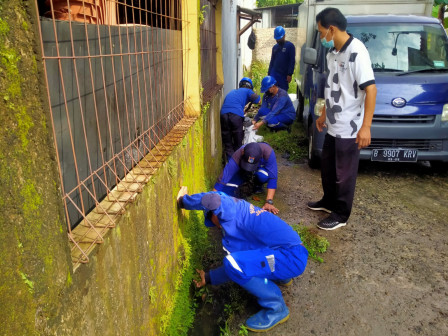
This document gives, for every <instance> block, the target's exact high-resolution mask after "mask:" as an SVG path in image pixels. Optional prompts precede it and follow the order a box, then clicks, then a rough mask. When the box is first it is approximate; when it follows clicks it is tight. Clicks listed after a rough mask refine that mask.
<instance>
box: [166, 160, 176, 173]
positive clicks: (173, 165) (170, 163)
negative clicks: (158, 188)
mask: <svg viewBox="0 0 448 336" xmlns="http://www.w3.org/2000/svg"><path fill="white" fill-rule="evenodd" d="M167 163H168V174H169V175H170V177H174V176H175V175H176V173H177V163H176V162H174V159H173V157H172V156H170V157H169V159H168V162H167Z"/></svg>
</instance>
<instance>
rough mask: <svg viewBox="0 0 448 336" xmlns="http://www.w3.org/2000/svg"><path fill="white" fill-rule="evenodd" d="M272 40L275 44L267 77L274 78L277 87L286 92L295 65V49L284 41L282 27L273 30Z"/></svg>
mask: <svg viewBox="0 0 448 336" xmlns="http://www.w3.org/2000/svg"><path fill="white" fill-rule="evenodd" d="M274 39H275V40H276V41H277V44H276V45H274V46H273V47H272V55H271V62H270V63H269V70H268V76H272V77H274V78H275V80H276V81H277V86H278V87H280V88H282V89H283V90H285V91H286V92H287V91H288V87H289V83H290V82H291V79H292V74H293V73H294V66H295V64H296V47H295V46H294V44H292V43H291V42H289V41H286V39H285V29H284V28H283V27H282V26H278V27H276V28H275V29H274Z"/></svg>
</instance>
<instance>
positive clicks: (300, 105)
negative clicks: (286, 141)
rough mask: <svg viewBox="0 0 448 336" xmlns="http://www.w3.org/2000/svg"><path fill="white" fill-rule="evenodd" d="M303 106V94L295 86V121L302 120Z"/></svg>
mask: <svg viewBox="0 0 448 336" xmlns="http://www.w3.org/2000/svg"><path fill="white" fill-rule="evenodd" d="M303 108H304V99H303V95H302V93H301V92H300V90H299V88H297V109H296V119H297V121H302V120H303Z"/></svg>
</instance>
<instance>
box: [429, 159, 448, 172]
mask: <svg viewBox="0 0 448 336" xmlns="http://www.w3.org/2000/svg"><path fill="white" fill-rule="evenodd" d="M430 163H431V168H432V169H433V170H434V171H436V172H438V173H446V172H447V171H448V162H443V161H430Z"/></svg>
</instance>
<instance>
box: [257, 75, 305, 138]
mask: <svg viewBox="0 0 448 336" xmlns="http://www.w3.org/2000/svg"><path fill="white" fill-rule="evenodd" d="M260 91H261V92H262V93H264V95H263V100H262V103H261V107H260V109H259V110H258V113H257V115H256V116H255V117H254V120H253V121H252V123H253V124H254V130H257V129H258V128H260V127H261V126H262V125H264V124H266V126H267V127H268V128H269V129H271V130H273V131H280V130H284V129H286V130H288V131H289V130H290V125H291V124H292V123H293V121H294V118H295V116H296V110H295V108H294V105H293V103H292V101H291V98H290V97H289V95H288V93H287V92H286V91H285V90H283V89H282V88H279V87H278V86H277V85H276V80H275V78H274V77H272V76H266V77H264V78H263V80H262V81H261V89H260Z"/></svg>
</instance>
